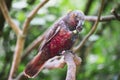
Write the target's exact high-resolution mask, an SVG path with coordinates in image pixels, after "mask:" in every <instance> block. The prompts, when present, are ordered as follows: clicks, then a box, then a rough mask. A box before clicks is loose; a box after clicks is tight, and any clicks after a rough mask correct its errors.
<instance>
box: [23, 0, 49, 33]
mask: <svg viewBox="0 0 120 80" xmlns="http://www.w3.org/2000/svg"><path fill="white" fill-rule="evenodd" d="M48 1H49V0H44V1H43V2H41V3H40V4H39V5H38V6H37V7H36V8H35V9H33V11H31V13H30V14H29V15H28V17H27V19H26V20H25V22H24V24H23V34H24V35H26V33H27V30H28V26H29V24H30V21H31V20H32V19H33V17H34V16H35V15H36V13H37V12H38V10H39V9H40V8H42V7H43V6H44V5H45V4H46V3H47V2H48Z"/></svg>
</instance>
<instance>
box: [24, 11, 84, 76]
mask: <svg viewBox="0 0 120 80" xmlns="http://www.w3.org/2000/svg"><path fill="white" fill-rule="evenodd" d="M84 16H85V15H84V13H83V12H82V11H79V10H73V11H69V12H68V13H67V14H66V15H65V16H63V17H61V18H60V19H58V20H57V21H56V22H55V23H54V24H53V25H52V27H50V29H49V30H48V31H47V34H46V35H45V38H44V40H43V42H42V44H41V46H40V48H39V50H38V53H37V55H36V56H35V57H34V58H33V59H32V60H31V61H30V62H29V63H28V64H27V66H26V67H25V70H24V75H25V76H27V77H28V78H34V77H36V76H37V75H38V73H39V72H40V71H41V70H42V69H43V67H44V65H45V63H46V62H47V61H48V60H49V59H51V58H53V57H55V56H60V55H61V53H62V51H66V50H70V49H71V48H72V46H73V44H74V43H75V41H76V39H77V38H78V33H79V32H80V31H81V30H82V26H83V24H84V21H85V17H84Z"/></svg>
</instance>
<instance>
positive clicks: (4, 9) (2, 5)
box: [0, 0, 21, 35]
mask: <svg viewBox="0 0 120 80" xmlns="http://www.w3.org/2000/svg"><path fill="white" fill-rule="evenodd" d="M0 8H1V11H2V13H3V15H4V17H5V20H6V21H7V22H8V24H9V25H10V26H11V28H12V29H13V31H14V32H15V33H16V35H18V34H19V33H21V30H20V28H19V26H17V25H16V24H15V23H14V22H13V20H12V18H11V17H10V15H9V13H8V9H7V6H6V4H5V0H0Z"/></svg>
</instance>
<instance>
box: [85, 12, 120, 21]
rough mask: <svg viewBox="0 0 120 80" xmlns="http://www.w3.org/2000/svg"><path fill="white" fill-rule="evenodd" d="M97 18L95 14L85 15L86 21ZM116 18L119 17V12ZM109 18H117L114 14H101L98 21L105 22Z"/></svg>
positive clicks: (109, 19)
mask: <svg viewBox="0 0 120 80" xmlns="http://www.w3.org/2000/svg"><path fill="white" fill-rule="evenodd" d="M97 18H98V17H97V16H85V20H86V21H96V20H97ZM118 18H120V14H118ZM111 20H117V18H116V17H115V16H114V15H107V16H101V17H100V20H99V22H105V21H111Z"/></svg>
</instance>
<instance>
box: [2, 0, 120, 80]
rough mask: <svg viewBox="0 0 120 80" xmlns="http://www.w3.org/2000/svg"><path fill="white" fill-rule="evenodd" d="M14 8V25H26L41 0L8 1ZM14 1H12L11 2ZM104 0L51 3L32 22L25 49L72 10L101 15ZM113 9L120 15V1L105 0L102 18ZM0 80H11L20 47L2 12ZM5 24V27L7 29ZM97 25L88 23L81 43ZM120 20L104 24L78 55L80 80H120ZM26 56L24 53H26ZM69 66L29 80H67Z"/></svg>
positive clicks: (71, 0)
mask: <svg viewBox="0 0 120 80" xmlns="http://www.w3.org/2000/svg"><path fill="white" fill-rule="evenodd" d="M6 1H8V5H10V4H12V5H11V8H10V6H9V8H10V11H9V13H10V15H11V17H12V18H13V20H14V22H15V23H16V24H17V25H19V26H20V28H22V27H21V26H22V25H23V22H24V21H25V19H26V17H27V15H28V14H29V12H30V11H31V10H33V9H34V8H35V6H37V5H38V4H39V3H40V2H41V0H6ZM9 1H10V2H9ZM100 5H101V0H50V1H49V2H48V3H47V4H46V5H45V6H44V7H43V8H41V9H40V10H39V11H38V13H37V14H36V16H35V17H34V19H33V20H32V21H31V23H30V26H29V29H28V35H27V37H26V42H25V47H24V50H25V49H26V47H28V46H29V44H30V43H32V41H34V40H35V39H36V38H37V37H38V36H40V35H41V34H42V33H43V32H44V31H45V30H46V29H47V28H49V27H50V26H51V25H52V24H53V23H54V22H55V21H56V20H57V19H59V18H60V17H61V16H63V15H64V14H66V13H67V12H68V11H70V10H82V11H83V12H84V13H85V15H87V16H89V15H94V16H97V14H98V10H99V7H100ZM112 8H116V11H117V12H118V13H120V0H105V6H104V9H103V11H102V15H103V16H105V15H110V14H111V10H112ZM0 19H1V20H0V21H3V22H0V24H1V25H0V80H7V78H8V74H9V71H10V66H11V63H12V58H13V53H14V50H15V44H16V35H15V33H14V32H13V30H12V29H11V28H10V26H9V25H8V24H7V23H4V19H2V15H1V12H0ZM3 24H4V27H3ZM92 25H93V22H88V21H86V22H85V24H84V29H83V30H82V32H81V33H80V34H79V40H78V42H80V41H81V40H82V39H83V38H84V37H85V36H86V34H87V33H88V32H89V31H90V29H91V27H92ZM119 27H120V21H118V20H111V21H107V22H100V23H99V25H98V28H97V30H96V32H95V34H93V35H92V36H91V37H90V38H89V39H88V41H87V42H86V43H85V45H84V46H83V47H82V49H81V51H78V52H77V54H78V55H79V56H80V57H81V58H82V60H83V61H82V64H81V65H80V67H79V68H78V70H77V75H76V78H77V80H120V42H119V41H120V29H119ZM36 52H37V49H34V50H33V51H32V52H31V54H30V55H29V56H27V57H26V58H25V59H24V60H22V62H21V63H20V65H19V68H18V71H17V74H16V76H17V75H18V74H19V73H20V72H22V71H23V70H24V68H25V66H26V64H27V63H28V62H29V61H30V60H31V59H32V58H33V56H34V55H35V54H36ZM23 54H24V52H23ZM66 72H67V66H65V67H64V68H63V69H54V70H46V69H45V70H42V71H41V72H40V73H39V75H38V76H37V77H36V78H34V79H27V80H65V77H66ZM25 80H26V79H25Z"/></svg>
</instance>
